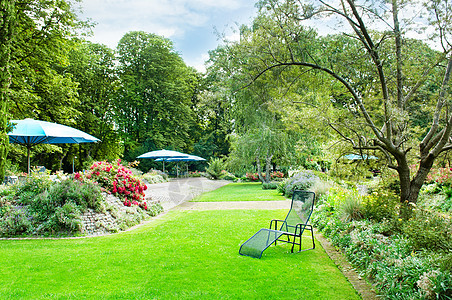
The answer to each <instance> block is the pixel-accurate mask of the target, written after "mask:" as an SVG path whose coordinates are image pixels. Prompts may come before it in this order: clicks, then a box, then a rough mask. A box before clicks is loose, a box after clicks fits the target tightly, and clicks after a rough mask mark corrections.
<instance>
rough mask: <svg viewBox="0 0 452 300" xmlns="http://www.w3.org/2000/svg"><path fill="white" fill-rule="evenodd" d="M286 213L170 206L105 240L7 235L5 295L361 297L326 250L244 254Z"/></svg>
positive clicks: (1, 284)
mask: <svg viewBox="0 0 452 300" xmlns="http://www.w3.org/2000/svg"><path fill="white" fill-rule="evenodd" d="M285 213H286V212H285V211H281V210H277V211H265V210H259V211H258V210H244V211H241V210H231V211H177V212H176V211H171V212H169V213H168V214H166V215H163V216H161V217H160V218H159V219H156V220H153V221H151V222H150V223H148V224H146V225H143V226H141V227H139V228H137V229H135V230H132V231H129V232H123V233H119V234H115V235H110V236H105V237H95V238H86V239H66V240H2V241H0V265H1V272H0V299H219V298H223V299H359V296H357V294H356V293H355V291H354V289H353V288H352V286H351V285H350V284H349V283H348V282H347V281H346V279H345V278H344V276H343V275H342V274H341V273H340V271H339V270H338V269H337V268H336V267H335V266H334V264H333V263H332V262H331V260H330V259H329V258H328V257H327V255H326V254H325V252H324V251H323V249H322V248H321V247H320V246H319V247H318V248H317V249H315V250H312V251H306V252H302V253H297V254H291V253H289V252H290V251H289V247H288V245H285V244H284V245H278V246H276V247H270V248H269V249H268V250H267V251H266V252H264V255H263V257H262V259H255V258H251V257H245V256H241V255H239V254H238V250H239V247H240V245H241V243H243V242H244V241H245V240H246V239H247V238H249V237H250V236H251V235H252V234H253V233H255V232H256V231H257V230H258V229H259V228H261V227H265V226H267V225H268V221H269V220H270V219H272V218H281V217H284V215H285ZM251 220H252V221H251ZM317 245H318V244H317Z"/></svg>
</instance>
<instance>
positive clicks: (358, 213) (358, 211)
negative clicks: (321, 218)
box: [338, 192, 363, 222]
mask: <svg viewBox="0 0 452 300" xmlns="http://www.w3.org/2000/svg"><path fill="white" fill-rule="evenodd" d="M338 213H339V216H340V218H341V219H342V220H343V221H344V222H351V221H359V220H361V219H362V218H363V205H362V197H361V196H360V195H358V194H357V193H356V192H355V193H350V194H348V195H347V197H346V198H345V199H344V200H343V201H342V203H341V204H340V205H339V208H338Z"/></svg>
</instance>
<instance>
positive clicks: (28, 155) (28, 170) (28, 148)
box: [27, 146, 31, 175]
mask: <svg viewBox="0 0 452 300" xmlns="http://www.w3.org/2000/svg"><path fill="white" fill-rule="evenodd" d="M30 148H31V147H30V146H27V163H28V164H27V166H28V167H27V175H30Z"/></svg>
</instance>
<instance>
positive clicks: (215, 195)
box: [191, 182, 287, 202]
mask: <svg viewBox="0 0 452 300" xmlns="http://www.w3.org/2000/svg"><path fill="white" fill-rule="evenodd" d="M278 200H287V198H285V197H284V196H282V195H281V194H280V193H278V191H277V190H263V189H262V184H261V183H260V182H243V183H242V182H241V183H230V184H228V185H225V186H222V187H221V188H219V189H216V190H214V191H210V192H207V193H204V194H202V195H200V196H198V197H196V198H194V199H192V200H191V201H192V202H224V201H278Z"/></svg>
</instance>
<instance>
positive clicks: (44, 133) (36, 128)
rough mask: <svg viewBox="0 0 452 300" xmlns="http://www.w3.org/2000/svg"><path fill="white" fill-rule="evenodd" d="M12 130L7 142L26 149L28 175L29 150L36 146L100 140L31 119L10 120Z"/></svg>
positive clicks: (66, 128)
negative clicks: (21, 145)
mask: <svg viewBox="0 0 452 300" xmlns="http://www.w3.org/2000/svg"><path fill="white" fill-rule="evenodd" d="M11 123H12V124H13V130H12V131H11V132H9V133H8V136H9V142H10V143H12V144H23V145H25V146H26V147H27V161H28V173H30V149H31V148H32V147H33V146H35V145H37V144H80V143H93V142H99V141H100V140H99V139H98V138H96V137H94V136H92V135H89V134H87V133H85V132H83V131H81V130H78V129H75V128H72V127H69V126H65V125H61V124H57V123H51V122H46V121H39V120H33V119H24V120H11Z"/></svg>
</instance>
